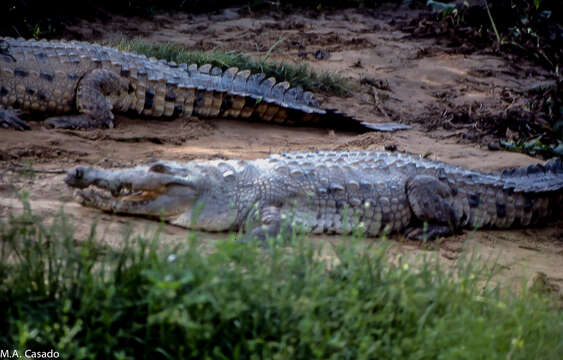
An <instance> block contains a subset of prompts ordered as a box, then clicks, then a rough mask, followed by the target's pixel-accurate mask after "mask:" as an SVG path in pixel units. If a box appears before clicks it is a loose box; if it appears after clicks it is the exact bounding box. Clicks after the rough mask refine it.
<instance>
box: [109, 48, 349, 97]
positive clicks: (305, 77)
mask: <svg viewBox="0 0 563 360" xmlns="http://www.w3.org/2000/svg"><path fill="white" fill-rule="evenodd" d="M112 46H114V47H116V48H118V49H119V50H123V51H130V52H135V53H139V54H143V55H146V56H148V57H155V58H157V59H166V60H167V61H174V62H176V63H179V64H180V63H185V64H198V65H203V64H212V65H213V66H217V67H220V68H221V69H223V70H226V69H227V68H229V67H238V68H239V69H245V70H250V71H251V72H252V73H264V74H266V77H270V76H273V77H275V78H276V79H277V80H278V81H287V82H289V83H290V84H291V86H294V87H295V86H301V87H302V88H303V89H304V90H309V91H319V90H321V91H325V92H327V93H330V94H333V95H338V96H346V95H348V94H349V92H350V84H349V83H348V81H347V80H346V79H345V78H343V77H342V76H340V75H338V74H334V73H329V72H317V71H313V70H311V69H310V68H309V67H308V66H307V64H300V65H291V64H285V63H279V62H274V61H268V60H267V59H268V57H269V55H270V53H271V50H272V49H270V50H269V51H268V53H267V54H266V55H265V56H264V57H263V58H260V59H257V58H254V57H253V56H251V55H250V54H245V53H241V52H237V51H225V52H223V51H209V52H202V51H188V50H186V49H184V48H183V47H182V46H180V45H178V44H173V43H159V44H149V43H146V42H144V41H142V40H124V39H123V40H121V41H120V42H118V43H116V44H112ZM272 48H273V47H272Z"/></svg>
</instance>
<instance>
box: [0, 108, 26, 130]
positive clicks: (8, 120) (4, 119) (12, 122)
mask: <svg viewBox="0 0 563 360" xmlns="http://www.w3.org/2000/svg"><path fill="white" fill-rule="evenodd" d="M20 114H21V112H20V111H17V110H11V109H2V108H0V126H1V127H3V128H12V129H16V130H20V131H23V130H31V126H29V124H28V123H27V122H25V121H23V120H22V119H20Z"/></svg>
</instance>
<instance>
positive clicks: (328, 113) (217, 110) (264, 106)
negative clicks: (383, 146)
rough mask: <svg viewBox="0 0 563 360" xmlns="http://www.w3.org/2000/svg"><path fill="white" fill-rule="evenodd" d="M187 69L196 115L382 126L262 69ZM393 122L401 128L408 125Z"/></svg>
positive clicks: (329, 125)
mask: <svg viewBox="0 0 563 360" xmlns="http://www.w3.org/2000/svg"><path fill="white" fill-rule="evenodd" d="M187 71H188V73H189V74H190V79H191V81H192V82H193V84H194V85H195V86H196V87H197V94H196V96H195V98H196V101H195V103H194V107H193V113H194V114H195V115H200V116H219V117H229V118H243V119H248V118H254V119H258V120H261V121H266V122H272V123H280V124H289V125H297V126H318V127H327V128H335V129H340V130H350V131H356V132H366V131H372V130H381V127H378V126H377V124H370V123H366V122H364V121H361V120H358V119H356V118H354V117H352V116H349V115H346V114H343V113H341V112H339V111H338V110H336V109H325V108H322V107H321V104H320V101H319V100H318V99H316V98H315V97H314V96H313V94H312V93H311V92H309V91H303V89H302V88H301V87H291V85H290V84H289V83H288V82H287V81H282V82H277V81H276V79H275V78H273V77H270V78H266V75H265V74H264V73H257V74H251V72H250V71H249V70H239V69H238V68H236V67H231V68H228V69H227V70H225V71H222V70H221V69H220V68H219V67H212V66H211V65H209V64H207V65H202V66H200V67H199V68H198V67H197V65H195V64H193V65H190V66H189V67H188V68H187ZM396 125H397V126H401V129H404V128H407V127H406V126H404V125H400V124H396ZM393 130H396V129H393ZM387 131H391V130H387Z"/></svg>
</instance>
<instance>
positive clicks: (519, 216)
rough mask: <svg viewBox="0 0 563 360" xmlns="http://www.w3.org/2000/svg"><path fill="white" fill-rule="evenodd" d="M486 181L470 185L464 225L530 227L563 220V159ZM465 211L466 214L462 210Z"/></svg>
mask: <svg viewBox="0 0 563 360" xmlns="http://www.w3.org/2000/svg"><path fill="white" fill-rule="evenodd" d="M483 179H485V180H484V181H475V182H473V181H466V184H465V185H464V186H465V190H464V194H465V195H464V196H462V197H461V198H460V199H462V200H461V202H460V206H459V208H460V213H463V214H464V219H465V220H464V221H463V223H464V224H465V225H468V226H472V227H477V228H479V227H497V228H507V227H510V226H514V225H520V226H528V225H531V224H536V223H540V222H543V221H546V220H547V219H549V218H552V217H557V216H560V214H561V210H562V207H561V200H563V166H562V164H561V160H560V159H552V160H549V161H547V162H546V163H545V164H544V165H540V164H538V165H531V166H527V167H521V168H513V169H507V170H504V171H503V172H502V173H500V174H499V173H497V174H483ZM461 209H463V210H461Z"/></svg>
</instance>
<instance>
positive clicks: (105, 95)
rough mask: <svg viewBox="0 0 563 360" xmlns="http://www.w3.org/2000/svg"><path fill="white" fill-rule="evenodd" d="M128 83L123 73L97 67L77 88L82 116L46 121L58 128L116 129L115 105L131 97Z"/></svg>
mask: <svg viewBox="0 0 563 360" xmlns="http://www.w3.org/2000/svg"><path fill="white" fill-rule="evenodd" d="M127 90H128V84H127V82H126V81H125V80H124V79H122V78H121V77H120V76H119V75H117V74H115V73H113V72H111V71H107V70H103V69H96V70H93V71H91V72H89V73H88V74H86V75H85V76H84V77H83V78H82V79H81V80H80V82H79V83H78V88H77V89H76V107H77V109H78V112H79V113H80V114H79V115H64V116H55V117H51V118H48V119H46V120H45V124H46V125H47V126H50V127H54V128H64V129H88V128H103V127H108V128H113V118H114V116H113V113H112V109H113V104H114V103H115V102H116V101H117V100H120V99H122V97H123V96H127Z"/></svg>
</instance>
